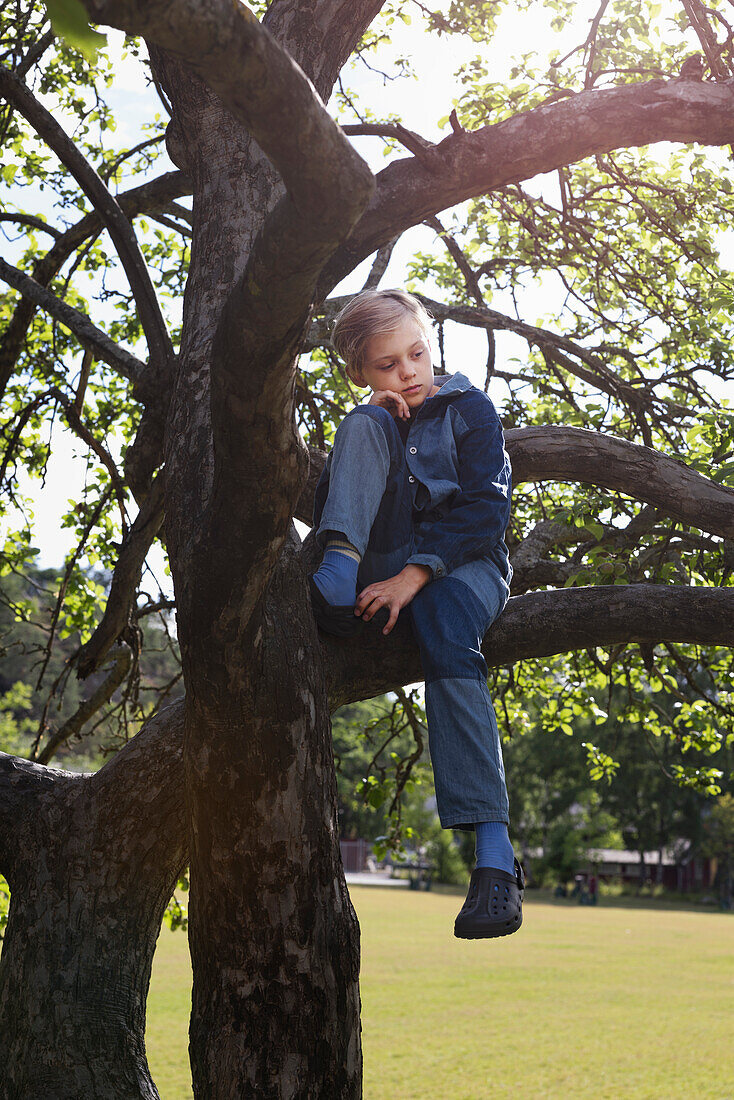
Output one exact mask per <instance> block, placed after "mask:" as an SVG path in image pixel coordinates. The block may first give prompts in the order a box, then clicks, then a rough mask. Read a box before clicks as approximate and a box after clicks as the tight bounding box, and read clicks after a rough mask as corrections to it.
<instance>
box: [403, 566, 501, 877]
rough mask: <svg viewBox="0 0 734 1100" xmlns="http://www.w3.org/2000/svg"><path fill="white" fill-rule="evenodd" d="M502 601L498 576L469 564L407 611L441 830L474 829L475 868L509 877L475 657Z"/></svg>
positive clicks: (494, 737) (495, 751)
mask: <svg viewBox="0 0 734 1100" xmlns="http://www.w3.org/2000/svg"><path fill="white" fill-rule="evenodd" d="M464 574H466V578H465V579H462V578H463V577H464ZM478 593H479V594H478ZM480 595H481V598H480ZM506 599H507V585H506V584H505V582H504V581H503V580H502V578H501V577H500V575H499V573H498V572H497V570H496V569H494V567H492V566H489V565H487V564H486V563H471V565H469V566H466V567H462V568H461V569H459V570H457V571H455V572H454V573H452V574H451V575H449V576H448V577H446V578H443V579H441V580H438V581H433V582H432V583H431V584H428V585H426V587H425V588H424V589H422V590H421V592H420V593H419V594H418V595H417V596H416V598H415V599H414V600H413V602H412V604H411V605H410V606H411V614H412V619H413V628H414V631H415V634H416V637H417V639H418V644H419V646H420V650H421V661H422V664H423V673H424V676H425V682H426V712H427V716H428V730H429V743H430V748H431V759H432V763H433V770H434V776H435V782H436V799H437V802H438V811H439V816H440V818H441V824H442V825H443V827H444V828H465V829H466V828H469V829H476V831H477V857H478V858H477V863H478V865H479V866H485V867H487V866H488V867H498V868H500V869H502V870H506V871H507V872H508V873H512V872H513V868H514V853H513V851H512V845H511V844H510V840H509V836H508V833H507V823H508V799H507V788H506V785H505V774H504V766H503V763H502V749H501V746H500V737H499V731H498V729H497V720H496V718H495V713H494V708H493V706H492V700H491V698H490V695H489V691H488V689H487V682H486V681H487V665H486V663H485V660H484V657H483V656H482V653H481V649H480V644H481V640H482V637H483V636H484V633H485V631H486V630H487V628H488V626H489V625H490V623H491V622H492V621H493V620H494V619H495V618H496V617H497V615H498V614H499V612H500V611H501V610H502V608H503V607H504V604H505V601H506Z"/></svg>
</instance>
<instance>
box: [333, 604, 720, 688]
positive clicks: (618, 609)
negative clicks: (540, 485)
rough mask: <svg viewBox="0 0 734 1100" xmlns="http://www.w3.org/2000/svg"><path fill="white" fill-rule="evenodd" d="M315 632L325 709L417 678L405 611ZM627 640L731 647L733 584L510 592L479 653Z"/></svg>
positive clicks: (523, 655) (504, 657) (518, 653)
mask: <svg viewBox="0 0 734 1100" xmlns="http://www.w3.org/2000/svg"><path fill="white" fill-rule="evenodd" d="M439 583H440V582H439ZM320 637H321V642H322V645H323V646H324V649H325V651H326V661H325V665H326V667H327V668H328V669H329V672H330V689H329V696H330V700H331V705H332V708H333V709H336V707H340V706H343V705H344V704H345V703H351V702H355V701H356V700H358V699H368V698H371V697H372V696H375V695H381V694H383V693H384V692H386V691H393V690H395V689H396V688H397V687H401V686H403V685H404V684H408V683H412V682H415V681H417V680H420V679H421V677H422V673H421V667H420V658H419V655H418V650H417V648H416V645H415V642H414V640H413V637H412V634H411V631H410V627H409V624H408V621H407V617H406V616H402V615H401V618H400V619H399V620H398V626H397V627H396V628H395V630H393V632H392V634H391V635H390V636H389V637H388V638H385V636H384V635H383V634H382V633H381V632H380V630H379V628H378V627H376V626H374V624H369V625H368V626H367V628H366V629H365V630H364V632H363V633H362V634H360V635H359V636H358V638H357V639H356V640H353V641H350V642H339V641H337V640H335V639H333V638H327V636H326V635H324V634H322V635H320ZM628 642H638V643H639V642H642V643H647V644H650V645H655V644H656V643H658V642H681V643H692V644H696V645H724V646H731V645H734V588H688V587H674V586H669V585H654V584H631V585H609V586H603V587H600V588H567V589H560V590H556V591H550V592H533V593H529V594H527V595H524V596H513V597H511V598H510V600H509V602H508V604H507V607H506V608H505V610H504V611H503V613H502V615H501V616H500V618H499V619H498V620H497V622H496V623H494V625H493V626H492V628H491V629H490V631H489V632H488V634H487V635H486V637H485V639H484V644H483V646H482V651H483V653H484V655H485V657H486V659H487V663H488V665H489V666H490V667H494V666H497V665H508V664H512V663H513V662H514V661H520V660H526V659H528V658H533V657H550V656H553V655H554V654H558V653H567V652H570V651H572V650H576V649H591V648H594V647H595V646H610V645H624V644H626V643H628Z"/></svg>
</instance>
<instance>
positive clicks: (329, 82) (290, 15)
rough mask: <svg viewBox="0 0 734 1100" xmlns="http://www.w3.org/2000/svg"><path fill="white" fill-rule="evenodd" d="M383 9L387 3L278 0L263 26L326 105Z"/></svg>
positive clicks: (371, 1) (358, 0)
mask: <svg viewBox="0 0 734 1100" xmlns="http://www.w3.org/2000/svg"><path fill="white" fill-rule="evenodd" d="M384 6H385V0H348V2H347V3H345V0H278V2H277V3H274V4H271V5H270V7H269V8H268V10H267V12H266V13H265V16H264V18H263V25H264V26H265V27H267V29H268V30H269V31H270V33H271V34H272V35H273V36H274V37H275V38H277V40H278V41H279V42H280V44H281V45H282V46H283V48H284V49H286V50H287V51H288V53H289V54H290V55H291V57H293V58H294V59H295V60H296V61H297V62H298V64H299V65H300V66H301V68H302V69H303V71H304V72H305V73H306V74H307V76H308V77H309V78H310V79H311V80H312V81H313V83H314V86H315V88H316V90H317V92H318V93H319V95H320V96H321V98H322V99H323V101H324V102H325V103H326V101H327V100H328V99H329V96H330V95H331V90H332V88H333V86H334V81H335V80H336V78H337V76H338V75H339V73H340V72H341V70H342V67H343V66H344V64H345V63H346V61H347V60H348V58H349V57H350V55H351V53H352V51H353V50H354V48H355V46H356V45H357V43H358V42H359V40H360V38H361V37H362V35H363V34H364V32H365V31H366V30H367V28H368V27H369V25H370V23H371V22H372V20H373V19H374V18H375V16H376V15H377V14H378V13H379V11H380V9H381V8H383V7H384ZM314 42H315V44H316V45H317V48H316V49H314V48H312V45H311V44H312V43H314ZM310 47H311V48H310Z"/></svg>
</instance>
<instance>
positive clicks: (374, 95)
mask: <svg viewBox="0 0 734 1100" xmlns="http://www.w3.org/2000/svg"><path fill="white" fill-rule="evenodd" d="M596 6H597V5H596V3H589V2H580V3H578V4H576V5H575V8H574V19H573V22H572V23H571V22H570V23H569V24H568V26H567V27H566V29H565V31H564V33H563V35H562V37H561V38H560V39H559V38H558V37H557V36H555V35H553V36H552V37H553V44H554V45H557V46H558V47H559V48H561V49H566V48H570V47H571V46H573V45H575V44H577V43H578V42H580V41H583V39H584V38H585V35H586V32H587V24H588V20H589V18H590V17H591V16H592V15H593V14H594V12H595V10H596ZM392 30H393V32H394V34H393V44H392V45H391V46H390V47H389V48H388V49H387V50H385V51H384V55H383V57H382V58H376V59H374V60H373V61H371V63H372V64H374V65H375V66H380V65H382V66H383V67H384V68H386V69H389V67H390V59H391V57H393V56H396V55H398V56H399V55H405V54H411V55H412V58H413V63H414V68H415V73H416V76H417V79H412V78H407V79H401V80H398V81H391V80H383V79H382V78H381V77H380V76H379V74H376V73H375V72H373V71H370V70H368V69H367V67H366V66H364V65H363V64H361V63H358V64H357V65H356V66H355V67H354V68H353V70H352V71H351V72H348V73H347V74H346V77H345V85H346V87H347V88H348V89H351V90H353V91H355V92H356V93H357V94H358V95H360V96H364V97H365V101H366V102H368V103H369V106H370V108H371V111H372V113H373V116H374V117H375V118H384V117H387V116H388V115H390V114H393V113H395V112H396V110H398V111H399V113H400V116H401V118H402V120H403V122H404V124H405V125H407V126H408V127H409V128H411V129H414V130H416V131H418V132H419V133H420V134H422V135H423V136H424V137H426V138H427V139H429V140H431V141H438V140H440V139H441V138H442V137H443V136H445V133H446V130H445V129H444V130H441V129H440V128H439V120H440V119H442V118H445V117H446V116H447V115H448V114H449V113H450V111H451V108H452V106H453V104H454V102H455V101H456V100H457V99H458V98H459V97H460V95H461V90H462V89H461V85H460V83H459V81H458V80H457V78H456V76H455V75H454V74H455V72H456V70H457V68H458V67H459V65H460V64H461V63H462V62H465V61H467V60H469V58H470V57H472V56H474V55H476V54H477V53H478V52H481V47H480V46H478V45H477V44H476V43H469V42H464V41H462V42H461V43H459V42H458V41H456V40H455V38H453V37H451V38H449V39H447V38H445V37H444V38H440V39H439V38H438V37H436V36H432V35H428V34H426V33H422V34H421V33H417V28H416V25H415V23H414V24H413V25H412V26H410V27H407V26H404V25H402V24H401V23H400V22H396V24H395V25H394V27H393V28H392ZM549 35H550V31H549V16H544V15H543V14H542V13H537V12H536V14H535V15H534V16H533V17H532V19H530V18H529V17H528V16H527V14H525V13H523V12H520V11H518V10H517V9H515V8H512V10H511V11H510V12H509V13H508V14H507V15H506V17H505V18H504V19H503V20H502V22H501V24H500V28H499V30H498V32H497V35H496V36H495V40H494V41H493V43H492V57H493V59H494V58H500V59H504V62H503V63H502V64H503V67H504V70H505V71H504V72H503V71H502V70H501V69H498V70H497V72H496V74H495V75H496V78H497V79H502V78H503V77H504V76H506V74H507V70H509V68H510V65H511V58H512V55H513V54H514V53H515V52H516V51H517V49H518V47H521V50H522V52H523V53H525V52H528V51H530V50H535V49H537V50H539V51H543V49H544V47H547V44H548V41H549ZM108 42H109V46H108V50H109V54H110V56H111V58H112V59H113V63H114V71H115V81H114V84H113V87H112V89H111V91H110V92H108V93H106V96H107V98H108V99H109V101H110V103H111V105H112V107H113V109H114V110H115V114H116V117H117V119H118V127H117V130H116V132H115V135H114V141H115V146H116V147H117V148H122V147H124V146H125V145H134V144H136V143H137V142H138V141H139V140H140V126H141V124H142V123H143V122H144V121H147V120H150V119H152V117H153V116H154V115H155V114H156V113H160V112H161V106H160V103H159V101H158V99H157V96H156V94H155V92H154V91H153V90H152V89H151V88H148V87H147V86H146V84H145V80H144V77H143V75H142V69H141V66H140V64H139V62H138V61H137V60H136V59H135V58H134V57H132V56H128V57H126V58H123V57H122V42H123V36H122V34H120V33H119V32H117V31H110V32H108ZM47 106H49V108H52V107H53V106H54V104H53V103H52V102H51V101H48V102H47ZM332 106H333V105H332ZM57 117H58V120H59V121H60V122H61V123H62V125H67V126H68V127H70V125H71V120H69V119H64V118H63V117H62V116H61V115H60V114H57ZM354 140H355V144H356V145H357V148H358V149H359V151H360V153H361V154H362V155H363V156H364V157H365V159H367V160H368V162H369V163H370V164H371V166H372V167H373V169H374V170H375V171H378V170H379V169H381V168H382V167H384V165H385V163H386V160H385V157H384V154H383V149H384V146H383V143H382V142H381V141H380V140H379V139H376V138H357V139H354ZM400 155H404V154H400ZM171 167H172V166H171ZM165 168H166V165H165V164H164V163H163V162H161V161H158V162H157V163H156V167H155V174H156V175H157V174H159V173H160V172H162V171H164V170H165ZM528 186H529V188H530V189H532V188H533V187H537V188H538V189H539V190H540V189H542V188H543V187H551V188H552V187H554V186H555V184H554V181H553V180H550V181H549V180H543V179H539V180H536V181H532V182H531V183H530V184H529V185H528ZM18 201H19V202H21V203H22V204H23V205H25V207H26V209H28V208H29V205H28V204H29V196H28V193H27V192H26V193H25V194H24V195H23V196H22V198H19V200H18ZM38 208H39V209H44V210H45V212H46V214H47V216H48V217H49V220H55V219H56V212H55V211H54V209H53V207H52V205H51V197H50V196H48V194H47V195H46V196H43V197H41V198H40V202H39V207H38ZM444 220H446V219H444ZM433 242H434V234H433V232H432V231H430V230H428V229H426V228H424V227H416V228H414V229H413V230H410V231H409V232H408V233H406V234H405V235H404V236H403V237H402V238H401V240H400V241H399V243H398V245H397V247H396V249H395V251H394V253H393V256H392V259H391V262H390V266H389V268H388V272H387V275H386V277H385V278H384V279H383V281H382V284H381V285H382V286H399V285H402V284H403V283H404V282H405V279H406V265H407V262H408V260H409V258H410V257H411V256H412V255H413V253H414V252H415V251H416V250H417V249H418V248H421V247H423V248H428V247H431V246H432V245H433ZM3 254H4V255H5V256H6V257H7V259H8V260H9V261H10V262H11V263H12V262H14V260H15V256H16V255H17V254H18V247H17V246H16V247H15V248H14V247H13V246H12V245H7V244H4V245H3ZM370 263H371V260H368V261H365V263H364V264H362V265H360V267H359V268H358V269H356V271H354V272H353V273H352V274H351V275H350V277H349V278H348V279H347V280H345V281H344V283H343V284H341V285H340V286H339V287H338V288H336V290H335V293H342V294H343V293H352V292H355V291H357V290H359V289H360V287H361V286H362V284H363V282H364V279H365V277H366V274H367V271H368V270H369V267H370ZM428 289H429V291H430V287H429V288H428ZM543 290H544V288H541V287H538V288H537V293H538V295H541V294H542V293H543ZM437 296H438V295H437ZM492 304H493V306H494V307H495V308H498V309H500V310H501V309H503V308H505V309H507V311H508V312H511V311H512V307H511V303H510V302H509V301H508V302H505V303H503V302H502V300H501V299H500V298H499V297H497V298H495V299H494V300H493V303H492ZM538 312H540V310H539V311H538ZM96 316H97V317H98V318H100V317H102V318H104V313H101V314H100V313H97V314H96ZM445 335H446V352H447V366H448V369H449V370H450V371H453V370H461V371H462V372H464V373H466V374H467V375H468V376H469V377H470V379H471V380H472V381H473V382H475V383H476V384H479V385H483V383H484V367H485V362H486V338H485V336H484V334H483V332H481V331H473V332H472V331H467V330H466V329H464V328H460V327H459V326H455V325H447V326H446V330H445ZM524 348H525V344H524V342H523V341H521V340H519V338H517V337H514V336H512V335H511V334H508V333H498V334H497V354H498V360H499V361H501V360H502V358H505V359H507V358H509V357H511V356H516V355H520V356H521V355H522V354H523V351H524ZM490 393H492V391H491V390H490ZM492 396H494V397H495V399H496V401H497V402H498V403H501V395H500V394H499V393H497V394H492ZM108 442H109V443H110V450H111V452H112V453H113V456H114V457H115V458H119V447H116V446H115V443H114V441H108ZM52 444H53V457H52V460H51V462H50V463H49V467H48V472H47V477H46V481H45V485H44V486H43V487H41V486H40V485H39V483H38V482H31V481H30V479H28V478H27V477H23V476H21V479H20V489H21V492H23V494H24V495H26V496H27V497H28V498H29V499H30V500H31V502H32V503H31V507H32V509H33V511H34V512H35V516H36V524H37V526H36V531H37V536H36V540H35V545H37V546H38V547H39V548H40V551H41V553H40V556H39V559H38V562H39V564H40V565H41V566H42V567H46V566H55V567H56V566H59V565H60V564H61V562H62V559H63V556H64V554H65V553H66V552H68V550H69V549H70V548H71V545H72V538H71V536H70V534H69V532H67V531H65V530H60V528H59V518H60V516H61V515H62V514H63V511H64V510H65V508H66V503H67V498H69V497H70V496H71V495H72V493H73V492H74V491H75V489H74V488H73V487H75V486H80V485H81V484H83V479H84V472H85V463H84V460H83V459H82V458H81V457H75V453H76V451H77V450H78V449H79V448H77V445H76V441H75V439H74V437H73V436H71V435H70V433H69V432H68V431H66V430H62V429H61V427H60V426H57V427H56V429H55V430H54V434H53V438H52ZM133 509H134V504H133ZM132 514H133V515H134V511H133V513H132ZM4 534H5V531H4V530H0V537H4ZM149 564H150V566H151V568H152V570H153V572H154V574H155V577H156V580H157V581H158V583H159V584H160V585H161V587H162V589H163V591H164V592H165V593H166V594H170V592H171V586H170V579H169V578H167V577H166V576H165V575H164V569H163V555H162V553H160V552H159V551H157V550H155V549H154V550H153V551H152V552H151V555H150V557H149Z"/></svg>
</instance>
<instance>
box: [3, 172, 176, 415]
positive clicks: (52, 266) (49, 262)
mask: <svg viewBox="0 0 734 1100" xmlns="http://www.w3.org/2000/svg"><path fill="white" fill-rule="evenodd" d="M190 193H191V181H190V180H189V179H188V177H187V176H185V175H184V173H183V172H165V173H164V174H163V175H162V176H159V177H158V178H157V179H154V180H151V181H150V183H144V184H142V186H140V187H133V188H131V189H130V190H129V191H124V192H123V193H122V194H121V195H117V196H116V201H117V202H118V203H119V206H120V209H121V210H122V212H123V213H124V214H125V216H126V217H128V218H131V219H132V218H134V217H136V216H137V215H138V214H142V213H145V212H146V211H148V210H156V209H158V208H159V207H161V206H165V205H166V204H167V203H169V202H170V201H171V200H172V199H175V198H179V197H180V196H181V195H186V194H190ZM103 227H104V223H103V221H102V218H101V217H100V216H99V214H97V213H93V214H87V215H86V216H85V217H83V218H81V219H80V221H78V222H77V223H76V225H72V226H70V228H69V229H67V230H66V232H65V233H63V234H62V236H60V237H59V239H58V241H57V242H56V244H55V245H54V246H53V248H52V249H50V251H49V252H47V253H46V255H45V256H43V257H42V258H41V259H40V260H39V261H38V262H37V263H36V265H35V267H34V269H33V278H34V279H35V281H36V282H37V283H39V284H40V285H41V286H44V287H45V286H48V284H49V283H50V282H51V280H52V279H53V278H54V277H55V276H56V275H58V273H59V271H60V270H61V268H62V267H63V265H64V263H65V262H66V260H68V258H69V256H71V254H72V252H74V250H75V249H77V248H78V247H79V246H80V245H81V244H83V243H84V241H85V240H87V238H88V237H91V236H92V235H93V234H95V233H99V231H100V230H101V229H102V228H103ZM35 311H36V303H35V302H34V301H32V300H31V299H30V298H23V299H22V300H21V301H20V302H19V303H18V305H17V306H16V308H15V312H14V313H13V316H12V318H11V320H10V323H9V324H8V326H7V328H6V329H5V331H4V332H3V334H2V338H1V339H0V398H1V397H2V395H3V393H4V392H5V387H6V386H7V384H8V382H9V380H10V377H11V375H12V373H13V370H14V369H15V364H16V362H17V359H18V356H19V355H20V353H21V351H22V349H23V344H24V341H25V337H26V333H27V332H28V327H29V325H30V323H31V321H32V320H33V315H34V313H35ZM148 370H150V368H148ZM150 373H151V374H153V373H154V372H153V371H152V370H150ZM157 382H158V385H159V386H160V385H162V382H163V380H162V379H161V378H160V377H158V378H157Z"/></svg>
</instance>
